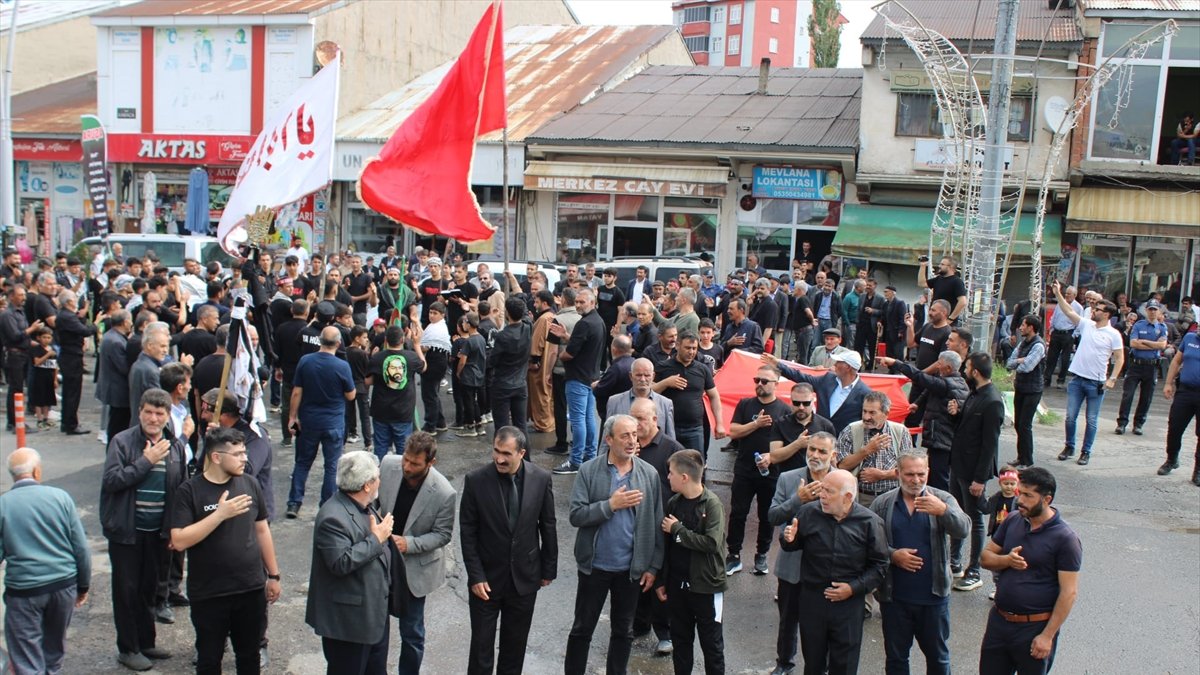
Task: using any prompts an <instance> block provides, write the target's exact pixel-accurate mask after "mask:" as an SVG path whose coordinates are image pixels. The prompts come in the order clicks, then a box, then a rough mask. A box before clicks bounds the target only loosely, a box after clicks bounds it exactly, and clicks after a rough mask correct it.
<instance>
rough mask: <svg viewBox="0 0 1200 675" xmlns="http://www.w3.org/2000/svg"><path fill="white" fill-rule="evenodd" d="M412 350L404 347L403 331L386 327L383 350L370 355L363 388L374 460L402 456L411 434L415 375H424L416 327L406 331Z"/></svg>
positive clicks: (418, 333) (423, 361)
mask: <svg viewBox="0 0 1200 675" xmlns="http://www.w3.org/2000/svg"><path fill="white" fill-rule="evenodd" d="M408 330H409V335H410V336H411V337H412V348H411V349H408V348H406V347H405V344H404V333H405V332H404V329H402V328H400V326H397V325H392V326H388V329H387V331H386V332H385V333H384V348H383V349H380V350H379V351H377V352H375V353H374V354H372V355H371V360H370V362H369V363H368V364H367V378H366V384H367V385H368V386H370V387H371V410H370V412H371V430H372V431H373V432H374V437H375V438H374V440H375V456H377V457H380V458H383V457H387V456H388V455H391V454H392V453H393V452H394V453H395V454H403V453H404V448H405V444H406V443H407V441H408V437H409V436H411V435H412V433H413V418H414V417H415V415H416V409H417V383H416V376H417V374H418V373H423V372H425V359H424V357H423V356H422V355H421V336H420V328H419V327H418V326H410V327H409V329H408Z"/></svg>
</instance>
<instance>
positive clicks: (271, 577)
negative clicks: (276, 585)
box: [267, 574, 282, 581]
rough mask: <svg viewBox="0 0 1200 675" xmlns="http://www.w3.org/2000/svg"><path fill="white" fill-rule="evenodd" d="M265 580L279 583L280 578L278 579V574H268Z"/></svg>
mask: <svg viewBox="0 0 1200 675" xmlns="http://www.w3.org/2000/svg"><path fill="white" fill-rule="evenodd" d="M267 578H268V579H270V580H271V581H279V580H280V579H281V578H282V577H280V576H279V575H278V574H268V575H267Z"/></svg>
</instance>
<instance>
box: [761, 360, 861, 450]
mask: <svg viewBox="0 0 1200 675" xmlns="http://www.w3.org/2000/svg"><path fill="white" fill-rule="evenodd" d="M760 358H761V359H762V361H763V363H768V364H770V365H772V366H777V367H778V368H779V373H780V374H781V375H783V376H784V377H786V378H787V379H789V380H791V381H792V382H807V383H809V384H811V385H812V388H813V391H815V392H817V414H818V415H820V416H821V417H824V418H825V419H827V420H829V421H830V422H833V428H834V429H835V430H836V431H837V433H839V434H840V433H842V429H845V428H846V427H847V426H848V425H849V424H850V423H851V422H856V421H858V420H859V419H861V418H862V404H863V398H864V397H865V396H866V395H867V394H868V393H870V392H871V388H870V387H868V386H867V385H866V383H864V382H863V381H862V379H860V378H859V377H858V370H859V369H860V368H862V357H860V356H859V355H858V352H852V351H846V352H842V353H840V354H834V355H833V356H831V357H830V361H832V367H833V369H832V370H830V371H827V372H825V373H823V374H821V375H808V374H806V373H804V372H801V371H800V370H797V369H795V368H792V367H790V366H787V365H785V364H783V363H780V361H779V359H778V358H776V357H775V356H773V355H771V354H767V353H764V354H763V355H762V356H761V357H760Z"/></svg>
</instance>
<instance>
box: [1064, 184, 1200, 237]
mask: <svg viewBox="0 0 1200 675" xmlns="http://www.w3.org/2000/svg"><path fill="white" fill-rule="evenodd" d="M1070 199H1071V203H1070V204H1069V205H1068V206H1067V231H1068V232H1094V233H1099V234H1130V235H1134V236H1142V237H1200V193H1196V192H1174V191H1170V190H1143V189H1123V188H1099V187H1083V188H1074V189H1072V190H1071V196H1070Z"/></svg>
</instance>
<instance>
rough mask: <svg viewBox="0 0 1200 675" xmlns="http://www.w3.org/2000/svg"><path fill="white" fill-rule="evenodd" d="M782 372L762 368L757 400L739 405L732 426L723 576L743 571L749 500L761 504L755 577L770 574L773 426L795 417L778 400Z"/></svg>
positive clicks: (774, 471) (749, 399)
mask: <svg viewBox="0 0 1200 675" xmlns="http://www.w3.org/2000/svg"><path fill="white" fill-rule="evenodd" d="M778 384H779V371H778V370H776V369H775V368H773V367H771V366H766V365H764V366H761V367H759V369H758V372H757V373H756V374H755V376H754V396H750V397H747V398H744V399H742V400H740V401H738V404H737V407H736V408H734V410H733V419H732V420H731V423H730V425H729V437H730V438H734V439H737V441H738V450H737V457H736V458H735V459H734V462H733V488H732V493H733V494H732V497H731V498H730V514H729V534H728V537H727V539H726V545H727V546H728V548H729V554H728V556H727V557H726V560H725V573H726V574H727V575H730V576H732V575H733V574H735V573H737V572H740V571H741V570H742V558H741V551H742V540H743V539H745V534H746V516H747V514H749V512H750V502H751V500H754V499H756V498H757V500H758V538H757V542H756V544H757V549H756V554H755V556H754V574H756V575H764V574H766V573H767V551H768V550H770V548H771V523H770V522H769V521H768V520H767V511H768V509H769V508H770V506H771V497H772V496H773V495H774V494H775V481H776V479H777V478H778V477H779V471H778V469H772V468H771V439H772V438H774V429H773V427H774V425H775V423H776V421H777V420H783V419H784V418H785V417H790V416H791V415H792V409H791V408H790V407H789V406H788V404H786V403H784V402H783V401H780V400H779V399H778V398H776V396H775V387H776V386H778Z"/></svg>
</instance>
